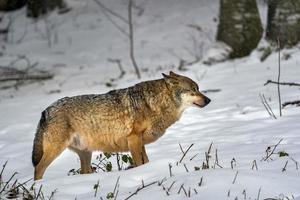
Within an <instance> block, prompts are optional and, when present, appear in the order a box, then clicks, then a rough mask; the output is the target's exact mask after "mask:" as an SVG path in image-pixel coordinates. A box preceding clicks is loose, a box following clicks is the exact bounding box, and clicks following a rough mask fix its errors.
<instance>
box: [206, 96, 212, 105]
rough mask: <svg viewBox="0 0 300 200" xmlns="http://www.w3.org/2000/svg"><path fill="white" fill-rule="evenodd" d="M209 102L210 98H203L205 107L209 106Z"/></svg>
mask: <svg viewBox="0 0 300 200" xmlns="http://www.w3.org/2000/svg"><path fill="white" fill-rule="evenodd" d="M210 101H211V100H210V98H208V97H205V99H204V102H205V105H207V104H209V102H210Z"/></svg>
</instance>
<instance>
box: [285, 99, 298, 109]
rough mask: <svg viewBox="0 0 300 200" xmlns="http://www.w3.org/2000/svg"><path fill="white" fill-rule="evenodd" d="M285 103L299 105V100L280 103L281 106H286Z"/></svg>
mask: <svg viewBox="0 0 300 200" xmlns="http://www.w3.org/2000/svg"><path fill="white" fill-rule="evenodd" d="M287 105H296V106H300V100H297V101H288V102H285V103H283V104H282V108H284V107H286V106H287Z"/></svg>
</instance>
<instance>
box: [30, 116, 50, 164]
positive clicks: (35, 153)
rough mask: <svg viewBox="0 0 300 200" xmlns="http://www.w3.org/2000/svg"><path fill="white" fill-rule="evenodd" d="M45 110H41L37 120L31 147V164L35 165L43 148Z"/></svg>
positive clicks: (41, 154) (39, 159)
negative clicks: (39, 117)
mask: <svg viewBox="0 0 300 200" xmlns="http://www.w3.org/2000/svg"><path fill="white" fill-rule="evenodd" d="M46 121H47V120H46V110H44V111H43V112H42V115H41V119H40V121H39V124H38V127H37V131H36V134H35V137H34V141H33V149H32V164H33V166H34V167H35V166H37V165H38V164H39V162H40V161H41V159H42V157H43V154H44V150H43V137H44V132H45V129H46V125H47V123H46Z"/></svg>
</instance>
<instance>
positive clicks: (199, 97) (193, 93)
mask: <svg viewBox="0 0 300 200" xmlns="http://www.w3.org/2000/svg"><path fill="white" fill-rule="evenodd" d="M162 75H163V76H164V80H165V82H166V83H167V87H168V88H169V90H170V91H171V92H172V95H173V97H174V98H175V101H176V103H177V104H178V105H179V106H180V107H182V108H183V109H185V108H187V107H189V106H193V105H194V106H198V107H201V108H202V107H204V106H206V105H207V104H209V102H210V99H209V98H208V97H206V96H205V95H203V94H202V93H201V92H200V91H199V87H198V85H197V83H195V82H194V81H193V80H192V79H190V78H188V77H186V76H181V75H178V74H175V73H174V72H172V71H171V72H170V74H169V75H166V74H164V73H163V74H162Z"/></svg>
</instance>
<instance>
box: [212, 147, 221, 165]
mask: <svg viewBox="0 0 300 200" xmlns="http://www.w3.org/2000/svg"><path fill="white" fill-rule="evenodd" d="M216 165H217V166H218V167H220V168H223V167H222V166H221V165H220V164H219V158H218V149H216V160H215V164H214V168H216Z"/></svg>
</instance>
